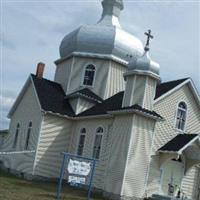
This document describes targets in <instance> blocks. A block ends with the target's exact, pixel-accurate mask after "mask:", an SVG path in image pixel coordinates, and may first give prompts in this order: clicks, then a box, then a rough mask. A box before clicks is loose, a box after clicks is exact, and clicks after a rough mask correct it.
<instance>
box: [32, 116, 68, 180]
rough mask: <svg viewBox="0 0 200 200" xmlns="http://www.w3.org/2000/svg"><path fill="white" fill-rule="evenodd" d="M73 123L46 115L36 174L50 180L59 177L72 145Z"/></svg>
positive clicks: (41, 134) (38, 151)
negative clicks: (62, 163) (65, 156)
mask: <svg viewBox="0 0 200 200" xmlns="http://www.w3.org/2000/svg"><path fill="white" fill-rule="evenodd" d="M71 125H72V122H71V121H69V120H67V119H65V118H60V117H56V116H53V115H45V116H44V118H43V122H42V127H41V133H40V138H39V140H40V143H39V146H38V150H37V152H36V155H37V157H36V162H35V170H34V174H35V175H39V176H44V177H48V178H56V177H59V172H60V167H61V162H62V158H63V155H62V154H61V153H62V152H66V151H68V148H69V144H70V134H71Z"/></svg>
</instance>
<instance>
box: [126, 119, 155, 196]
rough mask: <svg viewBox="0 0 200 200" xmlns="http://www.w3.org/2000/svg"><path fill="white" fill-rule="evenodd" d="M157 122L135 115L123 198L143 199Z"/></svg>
mask: <svg viewBox="0 0 200 200" xmlns="http://www.w3.org/2000/svg"><path fill="white" fill-rule="evenodd" d="M154 127H155V120H152V119H148V118H145V117H142V116H139V115H135V117H134V119H133V127H132V130H131V138H130V144H129V150H128V157H127V161H126V169H125V175H124V180H123V187H122V196H126V197H130V198H131V197H136V198H142V197H144V195H145V189H146V182H147V177H148V171H149V164H150V155H151V148H152V140H153V135H154Z"/></svg>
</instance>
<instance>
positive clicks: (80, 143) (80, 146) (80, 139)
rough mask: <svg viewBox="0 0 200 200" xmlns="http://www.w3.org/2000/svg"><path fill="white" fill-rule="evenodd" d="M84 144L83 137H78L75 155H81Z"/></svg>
mask: <svg viewBox="0 0 200 200" xmlns="http://www.w3.org/2000/svg"><path fill="white" fill-rule="evenodd" d="M84 143H85V135H80V138H79V144H78V151H77V154H78V155H79V156H82V155H83V148H84Z"/></svg>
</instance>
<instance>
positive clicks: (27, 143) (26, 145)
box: [24, 128, 31, 150]
mask: <svg viewBox="0 0 200 200" xmlns="http://www.w3.org/2000/svg"><path fill="white" fill-rule="evenodd" d="M30 134H31V128H28V132H27V138H26V143H25V148H24V149H25V150H28V149H29V148H28V146H29V140H30Z"/></svg>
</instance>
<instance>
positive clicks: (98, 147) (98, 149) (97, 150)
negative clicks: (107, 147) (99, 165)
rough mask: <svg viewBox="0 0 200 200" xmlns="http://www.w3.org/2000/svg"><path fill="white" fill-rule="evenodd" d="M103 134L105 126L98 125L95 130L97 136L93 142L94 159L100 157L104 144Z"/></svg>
mask: <svg viewBox="0 0 200 200" xmlns="http://www.w3.org/2000/svg"><path fill="white" fill-rule="evenodd" d="M103 135H104V128H103V126H98V127H97V129H96V132H95V138H94V142H93V153H92V157H93V158H94V159H100V157H101V151H102V144H103ZM99 139H100V144H98V142H99V141H98V140H99Z"/></svg>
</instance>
